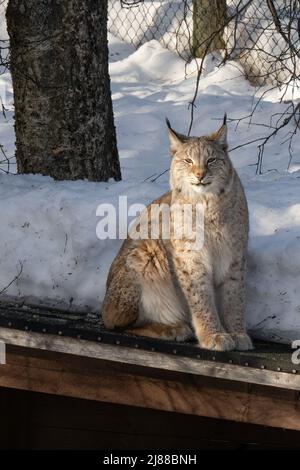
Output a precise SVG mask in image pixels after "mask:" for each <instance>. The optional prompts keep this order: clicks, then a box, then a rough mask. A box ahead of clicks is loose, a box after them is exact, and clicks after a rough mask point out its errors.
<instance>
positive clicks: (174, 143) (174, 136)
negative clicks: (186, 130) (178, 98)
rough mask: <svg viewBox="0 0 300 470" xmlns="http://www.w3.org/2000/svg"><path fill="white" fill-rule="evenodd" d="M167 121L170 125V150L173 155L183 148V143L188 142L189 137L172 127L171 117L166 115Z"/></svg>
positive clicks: (168, 125)
mask: <svg viewBox="0 0 300 470" xmlns="http://www.w3.org/2000/svg"><path fill="white" fill-rule="evenodd" d="M166 123H167V127H168V135H169V142H170V152H171V154H172V155H175V153H176V152H178V150H180V149H181V148H182V145H183V144H184V143H185V142H187V140H188V139H189V138H188V137H187V136H185V135H183V134H179V133H178V132H176V131H174V129H172V126H171V123H170V121H169V119H168V118H167V117H166Z"/></svg>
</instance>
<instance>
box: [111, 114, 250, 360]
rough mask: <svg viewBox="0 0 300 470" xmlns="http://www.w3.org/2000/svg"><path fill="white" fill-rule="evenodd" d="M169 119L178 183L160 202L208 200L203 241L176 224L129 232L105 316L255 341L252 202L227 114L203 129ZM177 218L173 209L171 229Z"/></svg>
mask: <svg viewBox="0 0 300 470" xmlns="http://www.w3.org/2000/svg"><path fill="white" fill-rule="evenodd" d="M167 125H168V134H169V140H170V153H171V155H172V162H171V169H170V188H171V189H170V191H169V192H167V193H166V194H164V195H163V196H161V197H160V198H159V199H157V200H156V201H153V204H167V205H169V206H173V205H174V204H177V205H179V206H180V205H182V206H183V205H185V204H190V205H191V206H192V208H193V210H195V208H196V206H197V204H202V205H203V208H204V238H203V244H202V246H201V248H199V249H197V250H195V249H193V248H192V247H191V246H190V245H189V244H187V243H186V239H185V238H184V237H183V238H182V239H178V238H175V237H174V236H173V235H172V233H174V230H171V231H170V234H171V235H170V238H168V239H165V238H163V237H159V238H158V239H151V238H149V239H143V240H142V239H139V240H137V239H134V240H133V239H132V238H131V237H130V233H129V236H128V238H127V239H126V240H125V242H124V243H123V245H122V247H121V249H120V251H119V253H118V255H117V256H116V258H115V260H114V261H113V263H112V266H111V268H110V272H109V276H108V280H107V290H106V295H105V299H104V304H103V310H102V318H103V321H104V324H105V326H106V327H107V328H110V329H113V328H123V329H125V330H126V331H128V332H130V333H133V334H136V335H144V336H151V337H157V338H165V339H170V340H178V341H184V340H186V339H188V338H190V337H191V336H193V335H195V336H196V338H197V340H198V342H199V346H200V347H203V348H207V349H212V350H221V351H224V350H231V349H234V348H236V349H239V350H247V349H251V348H252V343H251V339H250V338H249V336H248V335H247V333H246V326H245V268H246V254H247V242H248V210H247V202H246V198H245V195H244V191H243V188H242V184H241V182H240V179H239V177H238V175H237V173H236V171H235V170H234V168H233V166H232V163H231V161H230V159H229V156H228V153H227V126H226V116H225V118H224V123H223V125H222V126H221V128H220V129H219V130H218V131H216V132H214V133H213V134H210V135H208V136H203V137H187V136H184V135H182V134H179V133H177V132H175V131H174V130H173V129H172V128H171V125H170V123H169V121H168V120H167ZM147 210H148V211H150V210H151V204H150V205H149V206H148V208H147ZM174 223H175V219H174V218H173V217H171V218H170V225H171V229H172V224H173V225H174ZM181 223H182V224H184V223H185V222H184V219H182V222H181ZM149 224H151V217H150V218H149ZM176 224H177V225H178V220H177V221H176ZM149 228H151V227H149ZM173 229H178V226H176V227H173ZM175 232H176V230H175ZM149 233H151V230H149Z"/></svg>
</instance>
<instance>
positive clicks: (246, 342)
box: [231, 333, 253, 351]
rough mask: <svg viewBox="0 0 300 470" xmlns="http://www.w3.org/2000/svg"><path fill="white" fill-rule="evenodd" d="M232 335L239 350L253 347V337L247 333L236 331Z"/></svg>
mask: <svg viewBox="0 0 300 470" xmlns="http://www.w3.org/2000/svg"><path fill="white" fill-rule="evenodd" d="M231 336H232V339H233V341H234V342H235V348H234V349H237V350H238V351H248V350H250V349H253V344H252V341H251V338H250V336H248V335H247V333H234V334H232V335H231Z"/></svg>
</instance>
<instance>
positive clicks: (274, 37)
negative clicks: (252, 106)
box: [108, 0, 300, 84]
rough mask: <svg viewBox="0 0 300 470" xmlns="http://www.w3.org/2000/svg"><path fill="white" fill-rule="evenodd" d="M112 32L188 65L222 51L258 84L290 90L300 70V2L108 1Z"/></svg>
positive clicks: (218, 0) (286, 0)
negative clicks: (156, 43) (164, 51)
mask: <svg viewBox="0 0 300 470" xmlns="http://www.w3.org/2000/svg"><path fill="white" fill-rule="evenodd" d="M108 28H109V31H110V32H111V33H112V34H114V35H116V36H118V37H120V38H121V39H123V40H124V41H126V42H129V43H131V44H133V45H134V46H135V47H139V46H141V45H142V44H144V43H145V42H147V41H150V40H152V39H156V40H158V41H159V42H160V43H161V44H162V45H163V46H164V47H166V48H168V49H170V50H172V51H175V52H177V53H178V54H179V55H180V56H181V57H183V58H184V59H185V60H190V59H191V58H192V57H194V56H198V57H199V56H200V57H203V56H205V55H206V54H207V53H208V52H210V51H212V50H219V51H220V52H221V55H222V57H223V60H229V59H235V60H239V61H240V62H241V63H242V65H243V67H244V70H245V73H246V75H247V77H248V78H249V80H250V81H252V82H253V83H255V84H264V83H269V84H270V83H271V84H286V83H287V81H290V80H297V78H298V76H299V73H300V68H299V58H300V53H299V51H300V0H227V1H226V0H153V1H152V0H109V21H108Z"/></svg>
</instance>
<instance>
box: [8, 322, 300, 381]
mask: <svg viewBox="0 0 300 470" xmlns="http://www.w3.org/2000/svg"><path fill="white" fill-rule="evenodd" d="M1 339H2V340H3V341H4V342H5V343H6V344H10V345H15V346H22V347H27V348H34V349H38V350H44V351H53V352H61V353H65V354H73V355H76V356H79V357H88V358H96V359H103V360H109V361H112V362H117V363H124V364H132V365H140V366H144V367H151V368H157V369H162V370H172V371H177V372H183V373H188V374H194V375H201V376H206V377H215V378H218V379H228V380H233V381H238V382H245V383H252V384H260V385H267V386H272V387H278V388H284V389H291V390H300V376H299V375H297V374H289V373H284V372H276V371H269V370H266V369H264V370H260V369H254V368H251V367H244V366H239V365H233V364H229V363H227V364H224V363H219V362H216V361H215V362H213V361H204V360H198V359H193V358H189V357H182V356H181V357H179V356H176V355H170V354H163V353H159V352H151V351H145V350H142V349H133V348H128V347H125V346H115V345H110V344H102V343H96V342H93V341H86V340H78V339H75V338H70V337H68V338H66V337H61V336H55V335H48V334H40V333H32V332H26V331H20V330H14V329H8V328H0V340H1Z"/></svg>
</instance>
